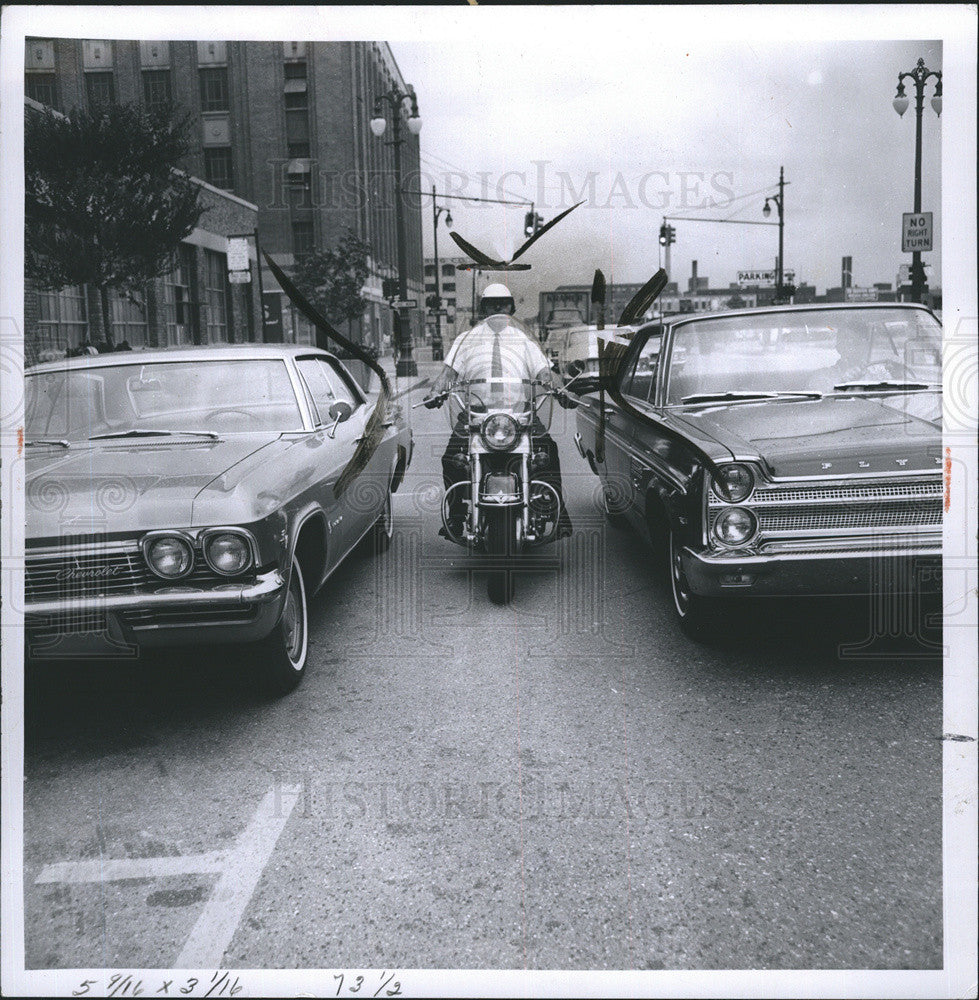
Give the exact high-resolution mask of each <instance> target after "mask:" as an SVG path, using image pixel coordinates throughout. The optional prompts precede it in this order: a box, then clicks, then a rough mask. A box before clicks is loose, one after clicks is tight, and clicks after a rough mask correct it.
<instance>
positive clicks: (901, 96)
mask: <svg viewBox="0 0 979 1000" xmlns="http://www.w3.org/2000/svg"><path fill="white" fill-rule="evenodd" d="M932 76H933V77H935V96H934V97H932V99H931V106H932V108H933V109H934V111H935V114H936V115H938V116H939V117H940V116H941V113H942V74H941V71H940V70H931V69H928V68H927V67H926V66H925V61H924V59H919V60H918V63H917V65H916V66H915V68H914V69H913V70H911V71H910V72H908V73H898V74H897V94H896V95H895V96H894V101H893V104H894V110H895V111H896V112H897V113H898V114H899V115H901V116H902V117H903V116H904V112H905V111H907V110H908V98H907V95H906V94H905V93H904V81H905V80H906V79H908V78H909V77H910V78H911V79H912V80H913V81H914V96H915V106H914V112H915V123H914V213H915V215H918V214H920V212H921V112H922V111H923V110H924V106H925V82H926V81H927V80H928V78H929V77H932ZM924 289H925V269H924V265H923V264H922V263H921V251H920V250H915V251H913V252H912V255H911V298H912V300H913V301H914V302H920V301H921V296H922V293H923V292H924Z"/></svg>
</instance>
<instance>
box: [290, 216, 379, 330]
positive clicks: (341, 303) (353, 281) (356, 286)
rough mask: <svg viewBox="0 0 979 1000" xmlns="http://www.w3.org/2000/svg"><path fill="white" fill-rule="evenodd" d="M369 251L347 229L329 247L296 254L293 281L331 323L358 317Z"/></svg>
mask: <svg viewBox="0 0 979 1000" xmlns="http://www.w3.org/2000/svg"><path fill="white" fill-rule="evenodd" d="M370 252H371V248H370V246H369V245H368V244H367V243H365V242H364V241H363V240H361V239H360V238H359V237H358V236H357V234H356V233H355V232H354V231H353V230H352V229H348V230H347V231H346V232H345V233H344V234H343V236H342V237H341V239H340V242H339V243H338V244H337V245H336V247H334V248H333V249H332V250H313V251H312V252H311V253H307V254H304V255H303V256H302V257H300V258H299V260H298V262H297V263H296V266H295V269H294V271H293V281H295V283H296V287H297V288H298V289H299V290H300V291H301V292H302V293H303V295H305V296H306V298H307V299H309V301H310V302H311V303H312V305H313V306H314V307H315V308H316V309H317V311H318V312H320V313H321V314H322V315H324V316H325V317H326V318H327V319H328V320H330V321H331V322H333V323H341V322H343V321H344V320H354V319H359V318H360V317H361V316H362V315H363V312H364V297H363V294H362V292H363V287H364V282H365V281H366V280H367V276H368V274H369V273H370V269H369V267H368V258H369V256H370Z"/></svg>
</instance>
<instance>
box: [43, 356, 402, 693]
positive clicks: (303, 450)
mask: <svg viewBox="0 0 979 1000" xmlns="http://www.w3.org/2000/svg"><path fill="white" fill-rule="evenodd" d="M25 384H26V429H25V441H24V444H25V448H26V453H27V456H28V459H27V463H28V467H27V497H26V500H27V504H26V509H27V535H26V549H25V556H26V572H25V608H24V611H25V626H26V642H27V649H26V652H27V654H28V656H29V657H30V658H32V659H50V658H55V657H69V658H78V657H86V656H88V657H111V656H135V655H137V654H138V653H139V651H140V650H142V649H144V648H151V647H178V646H190V645H195V646H196V645H200V644H206V643H221V644H239V643H241V644H248V645H249V647H250V649H251V652H252V654H253V655H252V657H251V659H252V661H253V663H254V665H255V666H256V667H257V668H258V669H259V671H260V673H261V675H262V680H263V682H264V683H266V684H267V686H268V687H269V688H270V689H272V690H273V691H275V692H277V693H285V692H287V691H289V690H291V689H292V688H294V687H295V686H296V685H297V684H298V683H299V682H300V680H301V679H302V677H303V675H304V673H305V671H306V665H307V659H308V626H309V622H308V615H309V612H308V605H309V600H310V597H311V596H312V595H313V593H314V592H315V591H316V590H317V589H318V588H319V587H320V586H321V585H322V584H323V583H324V582H325V581H326V580H327V578H328V577H329V576H330V574H331V573H332V572H333V571H334V570H335V569H336V567H337V566H338V565H339V563H340V562H341V560H342V559H343V558H344V557H345V556H347V554H348V553H350V552H351V551H352V550H353V549H354V547H355V546H356V545H357V543H358V542H359V541H360V540H361V539H362V538H363V537H365V536H366V535H368V534H372V535H373V539H374V547H375V549H377V550H383V549H385V548H386V547H387V546H388V544H389V542H390V539H391V537H392V533H393V530H394V519H393V506H392V500H391V497H392V494H393V493H394V492H395V491H396V490H397V489H398V486H399V484H400V483H401V481H402V478H403V477H404V474H405V470H406V468H407V466H408V463H409V462H410V460H411V452H412V439H411V431H410V429H409V428H408V427H407V426H406V425H405V423H404V421H403V419H402V416H401V413H400V408H399V407H397V406H394V407H392V409H391V411H390V412H389V414H388V416H387V418H386V420H385V423H384V426H383V436H382V437H381V439H380V443H379V444H378V446H377V447H376V449H374V451H373V453H372V454H370V457H369V460H368V461H367V462H366V465H365V466H364V467H363V468H362V469H361V470H359V474H358V475H356V476H354V477H353V478H352V480H350V485H349V486H348V487H347V488H346V489H338V488H337V480H338V478H339V477H340V476H341V474H342V472H343V470H344V469H345V468H346V467H347V465H348V463H350V461H351V458H352V457H353V456H354V453H355V450H356V449H357V445H358V442H359V441H360V439H361V438H362V436H363V435H364V433H365V426H366V424H367V421H368V419H369V416H370V414H371V411H372V408H373V404H374V402H376V396H375V395H374V394H372V393H367V392H365V391H363V390H362V389H361V388H360V386H359V385H358V384H357V383H356V382H355V380H354V379H353V378H352V377H351V376H350V373H349V372H348V371H347V370H346V368H345V367H344V366H343V364H342V363H341V362H340V361H339V360H338V359H337V358H336V357H335V356H333V355H331V354H329V353H327V352H325V351H322V350H318V349H316V348H311V347H305V346H300V345H281V344H280V345H274V344H273V345H270V344H263V345H258V344H253V345H247V344H246V345H234V346H220V347H218V346H215V347H198V348H193V347H189V348H177V349H163V350H146V351H131V352H125V353H122V352H116V353H109V354H102V355H98V356H94V357H84V358H71V359H65V360H61V361H52V362H47V363H44V364H40V365H37V366H35V367H33V368H30V369H28V370H27V371H26V372H25Z"/></svg>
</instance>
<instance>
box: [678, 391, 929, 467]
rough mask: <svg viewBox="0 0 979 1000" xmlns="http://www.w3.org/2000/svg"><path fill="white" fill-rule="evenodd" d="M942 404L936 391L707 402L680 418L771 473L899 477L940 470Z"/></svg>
mask: <svg viewBox="0 0 979 1000" xmlns="http://www.w3.org/2000/svg"><path fill="white" fill-rule="evenodd" d="M941 406H942V397H941V394H940V393H937V392H922V393H907V394H899V393H892V394H888V395H880V396H858V395H845V396H843V395H841V396H825V397H823V398H822V399H807V400H791V399H781V400H777V401H773V400H764V401H759V402H744V403H736V404H724V405H717V404H710V405H705V406H703V407H698V408H691V409H689V410H687V411H685V412H683V413H682V415H681V416H680V419H681V420H682V421H683V422H685V423H687V424H688V425H690V426H691V427H693V428H696V429H697V430H698V431H700V432H701V433H702V434H707V435H710V436H711V437H713V438H714V439H716V440H717V441H718V442H720V443H721V444H722V445H724V447H726V448H727V449H728V450H729V451H730V452H731V454H732V456H733V457H734V458H739V459H749V458H759V459H761V461H762V462H763V463H764V464H766V465H767V467H768V470H769V472H770V473H771V474H772V475H773V476H777V477H782V476H785V477H793V476H810V475H817V476H818V475H823V476H825V475H836V474H844V475H847V474H851V473H853V474H857V475H860V474H867V473H873V472H893V473H895V474H899V473H900V472H901V471H906V472H911V471H913V470H922V469H931V470H934V469H937V467H938V466H937V464H936V459H938V458H940V455H941Z"/></svg>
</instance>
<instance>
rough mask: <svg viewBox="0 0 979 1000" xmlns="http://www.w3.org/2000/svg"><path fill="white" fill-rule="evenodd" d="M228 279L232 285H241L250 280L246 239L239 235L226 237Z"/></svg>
mask: <svg viewBox="0 0 979 1000" xmlns="http://www.w3.org/2000/svg"><path fill="white" fill-rule="evenodd" d="M226 253H227V255H228V281H230V282H231V284H233V285H243V284H245V283H247V282H249V281H251V269H250V267H249V261H248V240H247V239H245V238H244V237H241V236H229V237H228V249H227V251H226Z"/></svg>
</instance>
